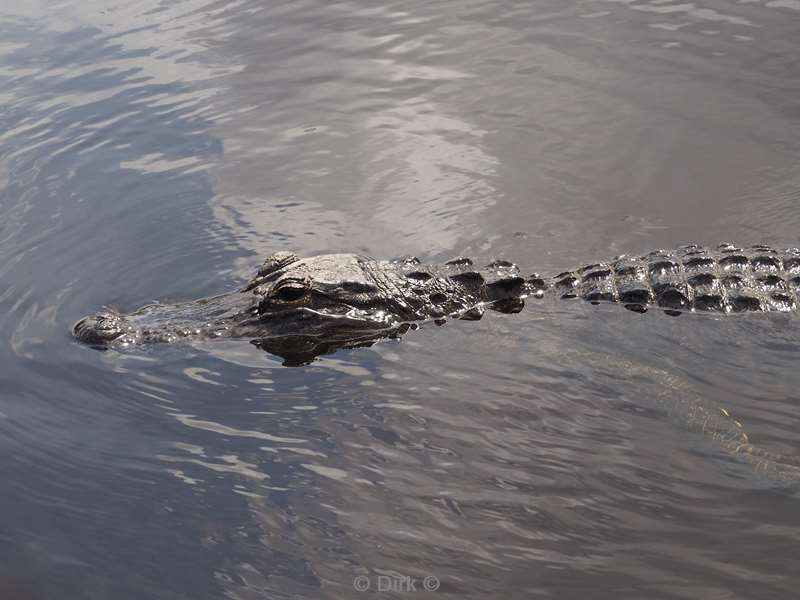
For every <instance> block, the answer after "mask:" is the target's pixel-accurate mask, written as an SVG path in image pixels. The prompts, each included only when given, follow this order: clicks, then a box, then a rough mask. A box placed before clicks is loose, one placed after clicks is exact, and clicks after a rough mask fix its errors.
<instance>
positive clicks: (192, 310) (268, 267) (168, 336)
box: [74, 252, 525, 364]
mask: <svg viewBox="0 0 800 600" xmlns="http://www.w3.org/2000/svg"><path fill="white" fill-rule="evenodd" d="M490 267H491V271H488V272H487V273H489V274H487V277H489V278H490V281H488V282H487V278H486V277H484V275H483V274H481V273H479V272H477V271H475V270H473V269H472V263H471V261H469V260H467V259H457V260H455V261H451V262H450V263H448V264H445V265H442V266H440V267H423V266H421V265H420V264H419V261H418V260H416V259H406V260H401V261H378V260H374V259H372V258H368V257H364V256H359V255H356V254H326V255H320V256H314V257H309V258H300V257H298V256H297V255H295V254H292V253H289V252H278V253H275V254H273V255H271V256H270V257H269V258H267V259H266V261H264V264H263V265H262V267H261V268H260V269H259V271H258V273H257V274H256V276H255V277H253V279H251V280H250V282H249V283H248V285H247V286H245V288H244V289H242V290H241V291H238V292H233V293H230V294H223V295H220V296H216V297H213V298H205V299H201V300H195V301H191V302H185V303H179V304H151V305H148V306H145V307H143V308H141V309H139V310H137V311H135V312H133V313H130V314H122V313H119V312H116V311H104V312H100V313H97V314H94V315H91V316H88V317H86V318H84V319H82V320H80V321H79V322H78V323H77V324H76V325H75V327H74V334H75V336H76V337H77V338H78V339H79V340H81V341H83V342H86V343H88V344H90V345H92V346H94V347H98V348H107V347H126V346H131V345H137V344H144V343H153V342H173V341H177V340H180V339H182V338H215V337H244V338H249V339H251V340H252V341H253V343H255V344H256V345H257V346H259V347H260V348H262V349H264V350H266V351H268V352H271V353H273V354H277V355H279V356H283V357H284V358H286V359H287V363H289V364H297V363H303V362H308V360H310V359H311V358H313V357H314V356H317V355H318V354H321V353H325V352H331V351H333V350H336V349H338V348H343V347H354V346H364V345H369V344H371V343H373V342H374V341H375V340H377V339H380V338H384V337H392V336H398V335H400V334H402V333H404V332H405V331H406V330H407V329H408V328H409V324H410V323H412V322H414V321H420V320H426V319H435V320H439V319H444V318H447V317H456V318H463V319H477V318H480V317H481V315H482V314H483V310H484V308H485V307H489V308H492V309H494V310H500V311H503V312H517V311H519V310H520V309H521V308H522V300H521V296H522V295H523V290H524V285H525V282H524V281H523V279H522V278H521V277H519V276H518V274H517V272H516V267H514V266H513V265H511V264H510V263H503V262H501V263H493V264H492V265H490Z"/></svg>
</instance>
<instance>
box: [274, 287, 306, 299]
mask: <svg viewBox="0 0 800 600" xmlns="http://www.w3.org/2000/svg"><path fill="white" fill-rule="evenodd" d="M306 293H308V288H305V287H301V286H297V285H285V286H283V287H282V288H280V289H278V290H276V292H275V297H276V298H277V299H278V300H283V301H284V302H296V301H297V300H300V298H302V297H303V296H305V295H306Z"/></svg>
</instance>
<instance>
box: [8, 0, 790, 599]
mask: <svg viewBox="0 0 800 600" xmlns="http://www.w3.org/2000/svg"><path fill="white" fill-rule="evenodd" d="M799 11H800V5H799V4H798V3H797V2H794V1H791V0H765V1H751V2H726V1H723V0H702V1H700V2H693V3H687V2H677V1H675V2H670V1H666V2H665V1H661V0H657V1H656V0H654V1H645V0H586V1H581V2H573V3H566V4H565V3H563V2H556V1H555V0H537V1H535V2H503V3H498V2H488V3H487V2H473V1H471V0H464V1H461V2H457V3H445V2H427V3H414V4H409V3H394V4H368V3H363V2H362V3H359V2H334V3H326V2H318V1H316V0H303V1H301V2H294V3H291V4H283V5H275V4H270V3H266V4H265V3H259V2H253V1H250V0H241V1H237V2H232V3H223V2H217V1H208V0H182V1H179V2H159V1H156V0H148V1H146V2H139V3H134V4H130V3H127V4H123V3H120V2H116V3H115V2H95V1H89V2H86V1H82V2H77V1H72V0H67V1H65V2H61V3H58V4H56V5H50V4H46V3H43V2H39V1H38V0H37V1H34V2H26V3H23V4H19V3H18V4H17V5H14V6H12V5H8V6H4V7H2V8H0V33H2V35H0V102H2V105H3V111H2V112H0V210H2V215H3V219H2V221H1V222H0V332H2V337H0V339H2V340H5V343H4V344H0V364H2V367H1V368H0V390H2V396H1V397H2V400H1V401H0V450H1V451H2V455H3V457H4V460H3V461H0V478H2V481H3V482H4V487H3V491H4V493H3V494H2V495H0V514H2V519H1V520H0V558H2V560H1V561H0V592H6V590H14V593H16V594H17V595H18V596H21V597H26V595H27V596H28V597H32V598H37V597H43V598H49V597H56V596H57V597H69V598H110V597H114V598H142V597H148V598H151V597H152V598H176V599H177V598H187V597H190V598H219V597H230V598H289V597H292V598H298V597H299V598H315V599H316V598H323V597H325V598H326V597H331V598H347V597H354V598H355V597H358V598H363V597H365V596H366V595H369V594H374V595H378V591H379V590H378V586H379V584H380V582H381V581H384V582H385V581H386V579H384V580H381V579H379V578H380V577H385V578H389V579H392V578H394V580H399V578H401V577H403V576H406V577H412V578H413V579H414V580H415V581H417V589H420V586H421V582H422V581H424V578H425V577H428V576H434V577H436V578H437V581H438V582H439V583H440V587H439V589H438V590H437V592H436V594H437V595H439V596H442V597H452V598H456V597H464V596H469V597H487V596H488V597H493V596H498V595H503V596H512V597H517V596H519V597H523V596H530V595H533V594H538V595H542V596H551V597H558V598H564V597H566V598H572V597H592V598H615V599H618V598H642V597H646V598H697V597H717V596H719V597H735V598H739V597H757V598H764V597H770V598H772V597H775V598H778V597H787V598H789V597H793V596H794V594H795V590H794V587H793V586H792V583H793V579H794V573H795V571H796V564H795V563H796V560H795V557H794V554H793V553H792V552H788V551H785V550H786V549H787V548H793V547H795V546H796V545H797V543H798V541H800V540H799V539H798V535H799V534H798V529H797V517H796V513H797V510H796V505H797V493H796V483H793V482H791V481H788V482H787V481H786V480H785V479H784V478H782V477H777V476H775V475H776V474H775V473H773V472H770V471H767V472H763V471H762V470H759V469H757V468H756V467H757V466H758V465H757V464H756V465H754V464H752V462H749V461H748V460H744V459H742V457H741V456H737V455H736V454H735V453H732V452H730V450H731V448H730V444H728V443H727V442H726V440H736V439H740V438H739V437H737V436H739V435H740V430H739V429H738V428H737V426H736V425H735V424H733V423H734V420H735V421H738V422H740V423H741V428H742V430H743V431H744V432H746V434H747V436H748V437H749V440H750V442H752V443H753V444H755V445H757V446H758V447H759V448H763V449H765V450H766V451H768V452H770V453H773V454H775V455H779V454H783V455H788V456H790V457H792V456H798V455H800V448H798V444H797V441H796V436H795V430H796V423H797V422H798V419H799V418H800V410H799V409H798V398H797V395H796V394H795V393H794V390H795V389H797V387H798V384H800V381H799V380H798V376H797V375H796V374H795V373H796V369H794V366H795V364H796V362H797V356H798V352H800V350H799V348H800V346H798V340H797V336H796V335H795V333H794V332H795V328H796V327H795V326H796V317H794V316H775V315H767V316H763V315H762V316H753V317H752V318H750V317H748V318H744V319H720V318H704V319H698V318H692V317H691V316H684V317H680V318H677V319H673V318H668V317H665V316H664V315H659V314H655V313H653V314H651V313H648V314H646V315H635V314H633V313H630V312H628V311H624V310H618V309H617V307H592V306H586V305H583V304H569V303H566V304H561V305H533V306H529V307H528V308H527V309H526V310H525V311H524V312H523V313H521V314H518V315H497V314H491V315H487V317H486V318H484V319H483V320H481V321H480V322H474V323H471V322H450V323H448V324H447V325H446V326H444V327H435V326H433V325H425V326H423V327H422V328H421V330H419V331H415V332H409V334H408V335H407V336H406V337H405V338H404V339H403V340H402V341H401V342H398V341H393V340H386V341H382V342H380V343H378V344H376V345H374V346H372V347H369V348H359V349H351V350H341V351H339V352H337V353H335V354H333V355H329V356H325V357H322V358H320V359H319V360H317V361H316V362H314V363H312V364H311V365H309V366H306V367H301V368H297V369H286V368H284V367H282V366H281V360H280V359H277V358H273V357H270V356H268V355H266V354H264V353H263V352H261V351H260V350H259V349H258V348H256V347H254V346H251V345H249V344H247V343H238V342H236V341H232V340H226V341H219V342H218V343H211V342H209V343H205V344H196V345H191V346H181V347H178V346H174V347H172V346H167V347H161V348H149V349H144V350H142V351H141V352H136V353H130V354H124V355H122V354H116V353H113V352H94V351H91V350H89V349H87V348H83V347H81V346H79V345H76V344H75V343H74V342H73V340H72V339H71V338H70V336H69V334H68V331H69V328H70V326H71V325H72V323H73V322H74V321H75V320H76V319H77V318H78V317H80V316H83V315H84V314H87V313H88V312H90V311H92V310H96V309H99V308H100V307H101V306H103V305H109V306H112V307H115V308H119V309H120V310H126V309H132V308H135V307H137V306H141V305H142V304H144V303H146V302H150V301H152V300H156V299H157V300H162V301H170V300H184V299H189V298H195V297H200V296H204V295H211V294H215V293H218V292H223V291H226V290H229V289H233V288H234V287H236V286H238V285H240V284H241V283H242V282H243V281H244V280H245V279H246V278H247V277H248V276H249V275H250V274H251V272H252V269H253V267H254V265H256V264H257V263H259V262H260V259H261V258H263V256H266V255H267V254H269V253H271V252H273V251H275V250H280V249H293V250H296V251H298V252H300V253H301V254H305V255H307V254H311V253H315V252H333V251H348V252H363V253H367V254H371V255H374V256H377V257H381V258H392V257H398V256H402V255H406V254H415V255H417V256H420V258H422V259H425V260H427V261H436V260H441V259H446V258H450V257H452V256H455V255H462V254H467V255H471V256H472V257H473V258H475V259H476V260H478V261H482V263H485V262H488V260H490V259H491V258H495V257H502V258H507V259H511V260H514V261H515V262H516V263H517V264H519V265H520V266H521V267H522V268H523V269H525V270H526V271H534V270H536V271H540V272H557V271H558V270H562V269H564V268H571V267H574V266H576V265H577V264H580V263H582V262H584V261H593V260H598V259H603V258H609V257H611V256H613V255H615V254H617V253H619V252H626V251H630V252H641V251H646V250H649V249H651V248H655V247H659V246H674V245H677V244H680V243H684V242H689V241H695V242H699V243H706V244H712V243H716V242H719V241H722V240H732V241H735V242H737V243H740V244H747V243H753V242H764V243H773V244H776V245H791V244H796V243H797V241H798V234H797V229H798V218H799V217H798V214H800V213H798V211H797V200H798V191H797V190H798V183H797V182H798V181H800V172H798V163H797V160H796V157H797V156H798V151H800V142H798V140H800V135H798V134H800V126H799V125H798V121H797V118H796V117H797V115H798V100H797V99H798V98H800V83H799V82H800V77H798V75H799V74H800V73H798V63H797V61H796V60H795V59H796V56H797V54H798V51H799V50H800V48H799V47H798V38H797V35H796V33H797V30H798V26H800V12H799ZM719 409H725V411H727V412H728V413H729V414H730V415H731V418H730V419H723V420H721V421H719V422H718V425H719V427H718V430H716V431H717V433H718V434H719V435H718V436H717V437H718V439H714V436H713V435H710V434H711V433H714V431H711V430H710V429H709V428H708V427H707V426H706V424H705V423H702V424H700V423H699V422H698V415H700V416H701V417H702V416H704V415H710V414H715V415H716V414H719V413H718V412H715V411H718V410H719ZM726 436H727V437H726ZM359 576H361V577H366V581H367V583H368V584H369V585H370V586H371V588H370V589H371V592H369V593H364V592H359V591H356V589H355V588H354V585H353V584H354V580H355V578H356V577H359ZM360 581H364V580H360ZM391 590H394V591H391ZM391 590H390V591H388V592H386V593H384V594H383V595H385V596H387V597H401V596H402V597H406V595H407V594H406V593H403V592H402V590H401V589H400V588H397V587H394V588H391ZM6 593H7V594H10V593H11V592H6ZM417 593H422V594H424V593H426V592H422V591H420V592H417Z"/></svg>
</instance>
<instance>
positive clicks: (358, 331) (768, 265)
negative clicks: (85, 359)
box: [74, 244, 800, 480]
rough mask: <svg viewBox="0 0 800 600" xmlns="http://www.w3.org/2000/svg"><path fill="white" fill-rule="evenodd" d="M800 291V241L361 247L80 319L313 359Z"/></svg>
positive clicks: (112, 332)
mask: <svg viewBox="0 0 800 600" xmlns="http://www.w3.org/2000/svg"><path fill="white" fill-rule="evenodd" d="M798 289H800V249H797V248H790V249H783V250H777V249H774V248H771V247H769V246H764V245H757V246H751V247H749V248H746V249H744V248H740V247H737V246H734V245H732V244H721V245H719V246H717V247H715V248H711V249H710V248H705V247H701V246H697V245H689V246H682V247H679V248H677V249H674V250H656V251H653V252H650V253H648V254H645V255H636V256H628V255H623V256H618V257H616V258H614V259H612V260H610V261H607V262H598V263H593V264H589V265H586V266H584V267H581V268H579V269H575V270H571V271H567V272H564V273H560V274H558V275H556V276H551V277H544V276H539V275H535V274H534V275H528V276H523V275H522V274H521V272H520V269H519V268H518V267H517V266H516V265H514V264H513V263H510V262H507V261H502V260H501V261H495V262H492V263H490V264H489V265H486V266H485V267H484V268H482V269H476V268H475V266H474V265H473V263H472V261H471V260H469V259H466V258H457V259H454V260H452V261H449V262H447V263H445V264H443V265H439V266H423V265H421V264H420V261H419V260H417V259H416V258H408V259H404V260H397V261H379V260H375V259H372V258H368V257H364V256H358V255H355V254H327V255H321V256H315V257H310V258H299V257H298V256H297V255H295V254H293V253H290V252H277V253H275V254H273V255H271V256H270V257H268V258H267V259H266V261H264V264H263V265H262V267H261V268H260V269H259V271H258V272H257V274H256V275H255V277H253V278H252V279H251V280H250V282H249V283H248V284H247V285H246V286H245V287H244V288H243V289H241V290H238V291H235V292H231V293H228V294H222V295H219V296H215V297H213V298H203V299H200V300H195V301H191V302H184V303H178V304H151V305H147V306H144V307H142V308H140V309H139V310H137V311H134V312H132V313H130V314H122V313H119V312H116V311H111V310H106V311H103V312H99V313H96V314H94V315H91V316H88V317H85V318H84V319H81V320H80V321H79V322H78V323H77V324H76V325H75V327H74V334H75V336H76V337H77V338H78V339H79V340H81V341H83V342H85V343H87V344H90V345H92V346H94V347H97V348H125V347H130V346H137V345H142V344H150V343H165V342H166V343H169V342H176V341H179V340H188V339H192V338H203V339H210V338H221V337H238V338H248V339H250V340H251V341H252V342H253V343H254V344H256V345H257V346H259V347H260V348H262V349H264V350H266V351H268V352H270V353H272V354H276V355H278V356H281V357H283V358H284V360H285V361H286V362H285V363H284V364H286V365H301V364H306V363H308V362H310V361H311V360H313V359H314V357H316V356H318V355H320V354H324V353H329V352H333V351H335V350H337V349H339V348H354V347H359V346H367V345H371V344H372V343H374V342H375V341H376V340H378V339H381V338H386V337H397V336H399V335H401V334H403V333H405V332H406V331H407V330H408V329H409V328H410V327H412V326H413V324H414V323H415V322H419V321H426V320H433V321H435V322H437V323H441V322H442V321H443V320H445V319H447V318H459V319H470V320H475V319H480V318H481V317H482V315H483V314H484V311H485V310H486V309H490V310H495V311H499V312H504V313H516V312H519V311H521V310H522V308H523V307H524V302H525V300H536V301H544V300H545V299H547V298H551V299H571V298H580V299H583V300H585V301H588V302H591V303H594V304H600V303H604V302H605V303H617V304H621V305H623V306H624V307H625V308H627V309H629V310H631V311H634V312H639V313H641V312H645V311H647V310H648V309H649V308H651V307H658V308H660V309H662V310H663V311H664V312H666V313H667V314H670V315H678V314H681V313H683V312H705V313H717V314H732V313H744V312H771V311H781V312H783V311H791V310H795V309H796V308H797V302H798V297H797V293H798ZM687 420H688V421H689V422H690V423H691V422H696V423H697V424H699V425H700V427H701V428H702V430H703V431H704V432H706V433H709V434H710V435H711V436H712V437H713V438H714V439H716V440H717V441H718V442H719V443H720V444H721V445H722V447H723V448H725V449H726V450H728V451H731V452H734V453H737V454H741V455H744V456H745V457H746V458H747V459H748V460H749V461H750V462H753V463H754V464H755V465H756V466H758V467H759V468H761V469H763V470H765V471H769V472H770V473H772V474H773V475H777V476H779V477H781V478H788V479H793V480H797V479H800V467H799V466H798V462H797V461H796V460H795V459H793V458H787V457H780V456H775V455H773V454H770V453H769V452H767V451H765V450H763V449H760V448H758V447H755V446H753V445H752V444H750V442H749V440H748V439H747V436H746V434H745V433H744V431H743V430H742V428H741V425H740V424H739V423H738V422H737V421H735V420H734V419H733V418H731V417H730V415H728V414H727V413H726V412H725V411H724V410H723V409H709V408H706V407H703V405H702V404H700V403H698V404H696V405H692V408H691V411H690V412H689V413H687Z"/></svg>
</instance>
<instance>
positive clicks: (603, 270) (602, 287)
mask: <svg viewBox="0 0 800 600" xmlns="http://www.w3.org/2000/svg"><path fill="white" fill-rule="evenodd" d="M531 283H532V284H533V286H534V288H535V289H538V290H539V292H540V294H542V293H544V292H545V290H549V291H552V292H553V293H555V294H556V295H557V296H559V297H561V298H583V299H584V300H587V301H589V302H619V303H621V304H624V305H625V306H626V307H627V308H630V309H631V310H637V311H644V310H646V309H647V307H648V306H660V307H662V308H664V309H666V310H667V311H668V312H678V311H687V310H697V311H714V312H722V313H728V312H742V311H764V312H765V311H788V310H793V309H795V308H796V307H797V303H798V298H797V291H798V288H800V249H797V248H790V249H784V250H776V249H773V248H770V247H768V246H762V245H758V246H752V247H749V248H739V247H736V246H733V245H731V244H721V245H719V246H717V247H716V248H713V249H709V248H704V247H702V246H695V245H691V246H683V247H681V248H678V249H676V250H656V251H654V252H650V253H649V254H646V255H644V256H626V255H623V256H620V257H617V258H615V259H614V260H612V261H609V262H607V263H599V264H592V265H587V266H585V267H583V268H581V269H578V270H576V271H569V272H566V273H561V274H560V275H557V276H555V277H553V278H551V279H549V280H545V279H536V278H534V279H532V280H531Z"/></svg>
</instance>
